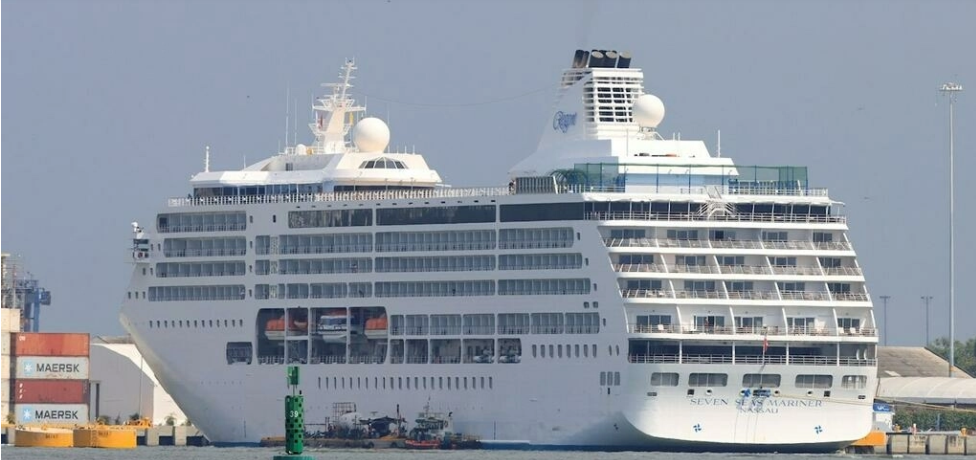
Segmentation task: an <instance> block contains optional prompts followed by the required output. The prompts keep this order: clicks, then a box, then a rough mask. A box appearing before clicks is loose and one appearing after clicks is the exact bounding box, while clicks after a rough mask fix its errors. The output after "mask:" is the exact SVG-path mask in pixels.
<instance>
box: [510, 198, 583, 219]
mask: <svg viewBox="0 0 976 460" xmlns="http://www.w3.org/2000/svg"><path fill="white" fill-rule="evenodd" d="M499 215H500V216H501V221H502V222H538V221H549V220H582V219H583V218H584V217H585V211H584V205H583V203H582V202H580V203H541V204H505V205H502V206H501V212H500V214H499Z"/></svg>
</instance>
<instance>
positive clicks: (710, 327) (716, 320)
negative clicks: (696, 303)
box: [695, 315, 725, 332]
mask: <svg viewBox="0 0 976 460" xmlns="http://www.w3.org/2000/svg"><path fill="white" fill-rule="evenodd" d="M722 327H725V317H724V316H714V315H705V316H697V315H696V316H695V329H696V330H698V331H705V332H711V331H714V330H715V328H722Z"/></svg>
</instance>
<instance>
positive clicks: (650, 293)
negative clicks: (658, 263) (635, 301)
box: [620, 289, 674, 299]
mask: <svg viewBox="0 0 976 460" xmlns="http://www.w3.org/2000/svg"><path fill="white" fill-rule="evenodd" d="M620 293H621V295H623V296H624V298H625V299H632V298H674V296H673V295H672V294H671V291H665V290H663V289H624V290H622V291H620Z"/></svg>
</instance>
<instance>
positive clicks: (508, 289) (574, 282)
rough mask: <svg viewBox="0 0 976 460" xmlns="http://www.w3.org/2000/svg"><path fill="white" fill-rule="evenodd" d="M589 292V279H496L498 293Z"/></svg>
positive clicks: (564, 293)
mask: <svg viewBox="0 0 976 460" xmlns="http://www.w3.org/2000/svg"><path fill="white" fill-rule="evenodd" d="M589 293H590V280H589V279H588V278H580V279H518V280H498V295H579V294H589Z"/></svg>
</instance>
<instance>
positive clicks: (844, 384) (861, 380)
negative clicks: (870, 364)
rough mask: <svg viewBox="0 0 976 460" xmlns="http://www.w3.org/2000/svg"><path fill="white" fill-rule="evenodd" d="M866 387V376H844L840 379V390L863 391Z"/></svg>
mask: <svg viewBox="0 0 976 460" xmlns="http://www.w3.org/2000/svg"><path fill="white" fill-rule="evenodd" d="M867 386H868V377H867V376H866V375H845V376H844V377H843V379H841V388H844V389H846V390H863V389H864V388H867Z"/></svg>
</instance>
